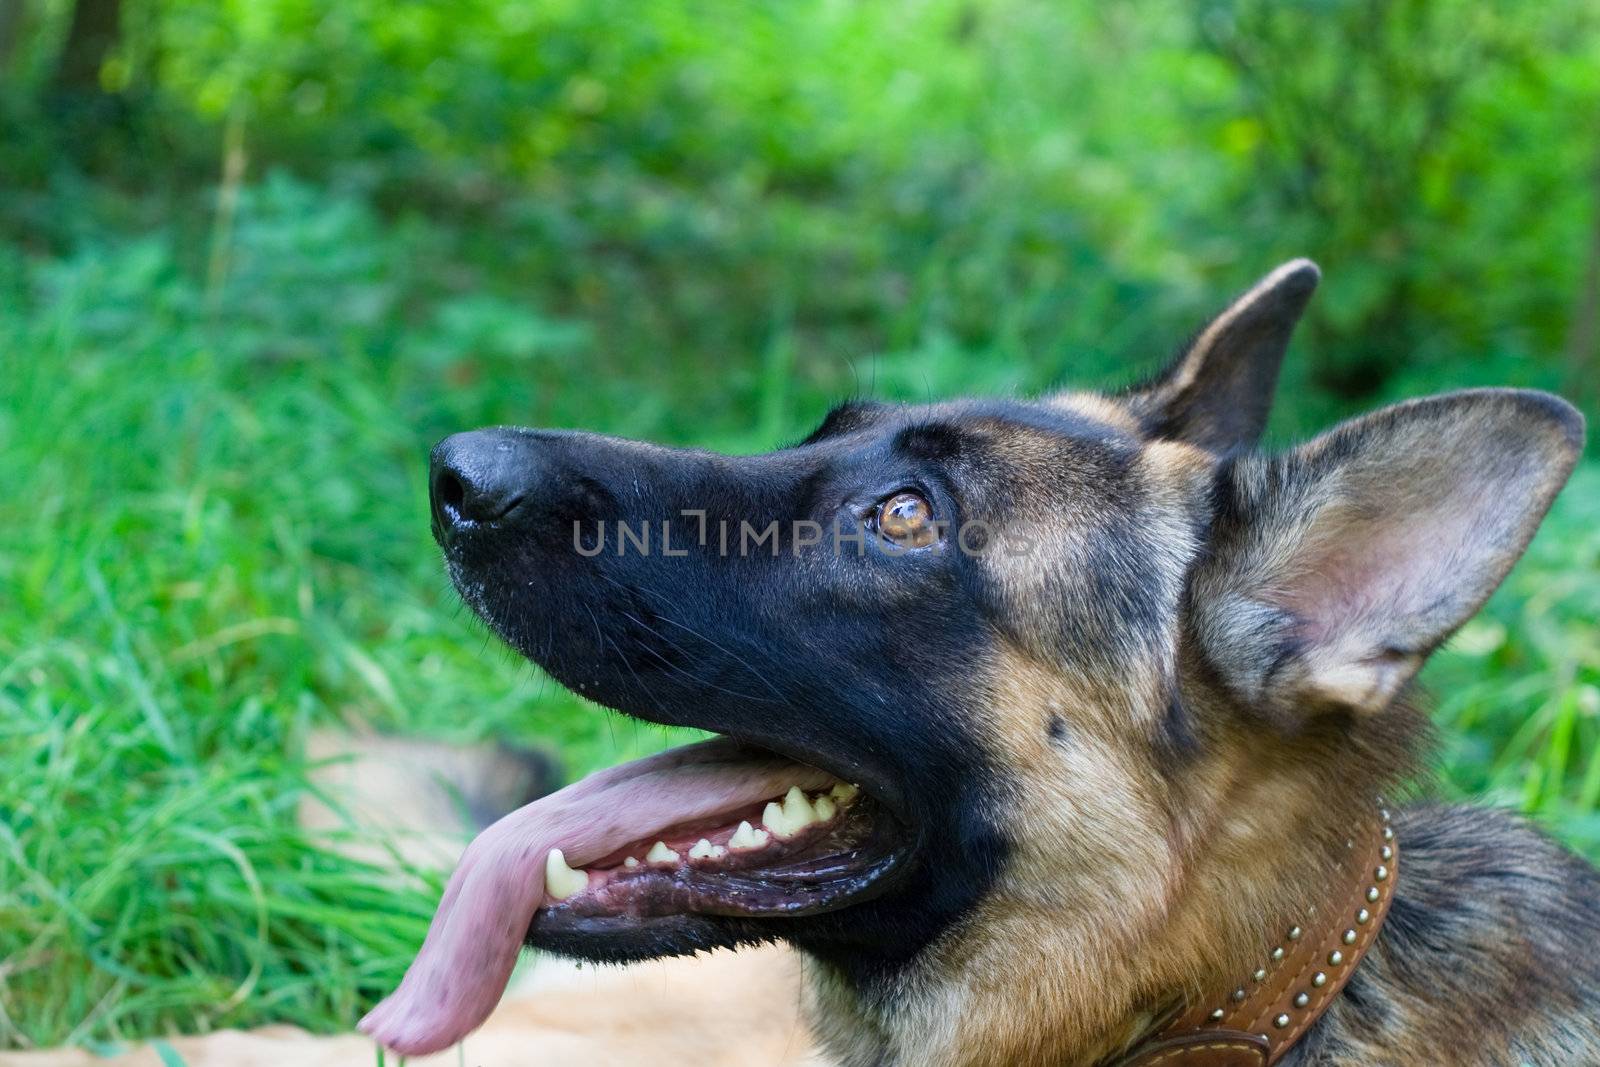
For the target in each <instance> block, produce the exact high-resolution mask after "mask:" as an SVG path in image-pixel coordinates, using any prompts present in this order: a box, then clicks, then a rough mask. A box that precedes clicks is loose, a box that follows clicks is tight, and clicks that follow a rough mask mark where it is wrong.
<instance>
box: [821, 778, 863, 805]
mask: <svg viewBox="0 0 1600 1067" xmlns="http://www.w3.org/2000/svg"><path fill="white" fill-rule="evenodd" d="M859 792H861V790H860V789H859V788H857V787H856V786H853V785H851V784H850V783H849V782H839V783H838V784H837V785H835V786H834V787H833V788H832V789H830V790H828V795H829V796H831V797H833V799H834V800H837V801H838V802H839V803H841V804H848V803H850V802H851V801H852V800H854V799H855V798H856V794H857V793H859Z"/></svg>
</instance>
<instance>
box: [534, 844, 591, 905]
mask: <svg viewBox="0 0 1600 1067" xmlns="http://www.w3.org/2000/svg"><path fill="white" fill-rule="evenodd" d="M588 887H589V875H588V874H587V873H585V872H584V871H575V870H573V869H572V868H571V867H568V866H567V857H566V856H563V855H562V854H561V850H560V849H559V848H553V849H551V850H550V854H549V855H548V856H546V857H545V858H544V891H545V893H547V894H548V895H549V896H550V897H551V898H553V899H555V900H566V899H567V898H568V897H570V896H572V895H573V894H574V893H581V892H583V891H584V890H585V889H587V888H588Z"/></svg>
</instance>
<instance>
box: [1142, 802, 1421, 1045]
mask: <svg viewBox="0 0 1600 1067" xmlns="http://www.w3.org/2000/svg"><path fill="white" fill-rule="evenodd" d="M1349 847H1350V862H1349V863H1348V864H1347V866H1346V873H1345V877H1344V878H1342V879H1341V880H1340V883H1339V885H1337V886H1333V887H1330V889H1332V890H1333V892H1332V893H1331V894H1330V896H1329V903H1328V904H1326V905H1323V906H1322V907H1319V908H1318V909H1317V911H1318V913H1315V914H1312V915H1310V916H1308V917H1307V919H1306V924H1305V926H1303V927H1301V926H1295V927H1292V928H1291V929H1289V930H1288V931H1286V932H1285V934H1284V939H1283V941H1282V942H1281V943H1279V944H1278V945H1276V946H1273V947H1272V948H1271V949H1270V950H1268V951H1267V953H1266V959H1265V960H1264V962H1263V964H1262V966H1260V967H1258V968H1257V969H1256V970H1255V972H1254V973H1253V974H1251V975H1249V976H1247V977H1246V978H1245V980H1244V981H1242V982H1241V983H1239V985H1238V986H1236V987H1235V988H1233V989H1232V990H1227V991H1224V992H1219V993H1218V994H1216V995H1215V996H1213V997H1211V998H1209V999H1207V1000H1205V1001H1201V1002H1199V1003H1196V1004H1193V1005H1191V1006H1190V1007H1189V1008H1188V1009H1187V1010H1184V1011H1182V1012H1180V1013H1179V1014H1178V1015H1177V1016H1176V1017H1175V1018H1174V1019H1173V1020H1172V1021H1171V1022H1169V1023H1167V1024H1166V1025H1165V1026H1164V1027H1162V1029H1160V1030H1159V1031H1157V1032H1156V1033H1155V1034H1154V1035H1152V1036H1151V1037H1149V1038H1147V1039H1145V1040H1144V1041H1143V1042H1142V1043H1140V1044H1139V1045H1138V1046H1136V1047H1135V1048H1134V1049H1133V1050H1132V1051H1131V1052H1130V1053H1128V1054H1127V1055H1126V1056H1124V1057H1123V1058H1122V1059H1119V1060H1117V1061H1115V1067H1272V1065H1273V1064H1276V1063H1277V1062H1278V1061H1279V1060H1281V1059H1282V1058H1283V1057H1284V1056H1285V1055H1287V1054H1288V1052H1289V1050H1290V1049H1291V1048H1293V1047H1294V1045H1295V1042H1297V1041H1299V1040H1300V1038H1301V1037H1303V1036H1304V1035H1305V1033H1306V1031H1307V1030H1309V1029H1310V1028H1311V1025H1312V1024H1313V1023H1315V1022H1316V1021H1317V1020H1318V1019H1320V1018H1321V1017H1322V1014H1323V1012H1325V1011H1327V1009H1328V1006H1329V1005H1330V1004H1332V1003H1333V1000H1334V998H1335V997H1337V996H1338V995H1339V991H1340V990H1342V989H1343V988H1344V986H1345V983H1346V982H1348V981H1349V980H1350V976H1351V975H1352V974H1354V973H1355V969H1356V967H1357V965H1358V964H1360V962H1361V958H1362V957H1363V956H1364V955H1366V952H1367V949H1369V948H1370V947H1372V943H1373V942H1374V941H1376V940H1377V937H1378V931H1379V930H1380V929H1381V928H1382V927H1383V921H1384V919H1385V918H1387V917H1388V914H1389V904H1390V902H1391V901H1392V900H1393V899H1394V887H1395V882H1396V881H1397V880H1398V878H1399V871H1400V845H1399V842H1398V841H1397V840H1396V839H1395V833H1394V827H1393V826H1392V825H1391V824H1390V820H1389V812H1388V811H1387V810H1379V811H1378V813H1377V816H1376V817H1375V818H1374V819H1373V820H1372V821H1371V823H1370V824H1369V825H1367V826H1365V827H1363V828H1362V829H1361V830H1360V831H1359V832H1358V833H1357V834H1356V836H1354V837H1353V838H1352V839H1351V841H1350V845H1349Z"/></svg>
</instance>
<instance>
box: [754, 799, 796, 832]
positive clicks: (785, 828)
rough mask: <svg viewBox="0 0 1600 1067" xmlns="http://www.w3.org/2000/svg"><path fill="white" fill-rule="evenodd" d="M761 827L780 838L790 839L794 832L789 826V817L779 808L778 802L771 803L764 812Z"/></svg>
mask: <svg viewBox="0 0 1600 1067" xmlns="http://www.w3.org/2000/svg"><path fill="white" fill-rule="evenodd" d="M761 825H762V826H765V827H766V828H767V829H768V830H771V831H772V832H773V833H775V834H777V835H778V836H779V837H788V836H789V835H790V834H791V833H793V832H794V831H793V830H792V829H791V828H790V826H789V816H787V815H785V814H784V813H783V809H782V808H781V807H779V806H778V804H777V802H776V801H772V802H769V803H768V804H767V807H766V809H765V810H764V811H762V813H761Z"/></svg>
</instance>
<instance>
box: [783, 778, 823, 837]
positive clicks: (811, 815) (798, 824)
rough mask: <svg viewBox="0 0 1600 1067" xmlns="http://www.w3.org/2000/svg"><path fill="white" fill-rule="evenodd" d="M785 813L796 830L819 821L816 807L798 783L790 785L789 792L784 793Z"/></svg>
mask: <svg viewBox="0 0 1600 1067" xmlns="http://www.w3.org/2000/svg"><path fill="white" fill-rule="evenodd" d="M783 814H784V816H785V817H786V818H787V819H788V820H789V825H790V826H792V827H793V828H794V829H795V830H803V829H805V828H806V827H807V826H810V825H811V824H812V823H814V822H816V821H817V812H816V809H815V808H813V807H812V806H811V801H809V800H807V799H806V795H805V794H804V793H802V792H801V791H800V787H799V786H797V785H792V786H790V787H789V792H787V793H785V794H784V797H783Z"/></svg>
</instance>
